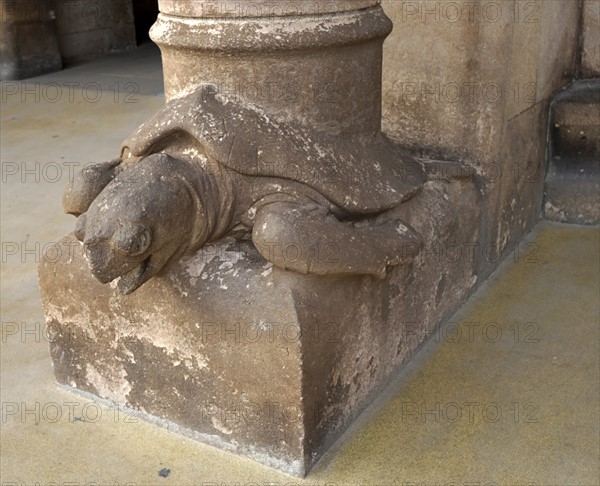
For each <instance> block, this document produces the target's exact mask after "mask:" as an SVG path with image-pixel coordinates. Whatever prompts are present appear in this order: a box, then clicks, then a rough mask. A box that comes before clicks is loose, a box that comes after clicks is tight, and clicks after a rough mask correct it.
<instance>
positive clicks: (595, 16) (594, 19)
mask: <svg viewBox="0 0 600 486" xmlns="http://www.w3.org/2000/svg"><path fill="white" fill-rule="evenodd" d="M581 74H582V77H583V78H585V79H587V78H599V77H600V0H584V4H583V32H582V53H581Z"/></svg>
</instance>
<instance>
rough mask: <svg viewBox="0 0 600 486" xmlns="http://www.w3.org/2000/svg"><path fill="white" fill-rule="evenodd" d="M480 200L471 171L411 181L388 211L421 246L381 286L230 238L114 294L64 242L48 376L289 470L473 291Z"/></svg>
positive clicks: (46, 275)
mask: <svg viewBox="0 0 600 486" xmlns="http://www.w3.org/2000/svg"><path fill="white" fill-rule="evenodd" d="M480 206H481V204H480V192H479V190H478V189H477V187H475V185H474V184H473V183H472V181H463V182H445V181H438V182H428V183H426V184H425V187H424V190H423V192H422V194H421V195H419V197H417V198H415V199H414V201H413V200H411V201H409V202H407V203H406V204H404V205H402V206H401V207H399V208H398V210H397V212H398V216H399V217H402V218H404V220H405V221H406V222H407V223H409V224H411V225H412V226H413V227H414V228H415V229H416V230H417V231H419V232H420V233H421V234H422V235H423V237H424V240H425V241H426V248H425V249H424V250H423V252H422V253H421V254H420V255H419V256H418V257H417V259H416V260H415V261H414V262H413V263H412V264H410V265H408V266H405V267H397V268H395V269H393V270H392V271H391V272H390V274H389V275H388V277H387V278H385V279H381V280H380V279H376V278H373V277H360V276H358V277H333V276H330V277H319V276H307V275H300V274H296V273H293V272H286V271H282V270H279V269H277V268H274V267H272V265H271V264H269V263H267V262H266V261H265V260H264V259H263V258H262V257H261V256H260V255H259V254H258V253H257V251H256V249H255V248H254V246H253V245H252V244H251V243H250V242H249V241H236V240H233V239H230V240H225V241H222V242H220V243H219V244H218V245H215V246H212V247H206V248H205V249H203V250H202V251H200V252H198V253H197V254H195V255H193V256H191V257H189V258H186V259H184V260H181V261H179V262H177V263H175V264H173V265H171V266H170V267H169V268H168V269H167V271H166V272H165V273H164V274H162V275H161V276H159V277H157V278H154V279H152V280H151V281H150V282H149V283H147V284H145V285H144V286H142V287H141V288H140V289H139V290H138V291H136V292H135V293H133V294H131V295H129V296H122V295H120V294H118V293H117V292H116V290H115V289H114V288H113V286H112V285H101V284H100V283H98V282H97V281H96V280H95V279H94V278H93V277H92V275H91V273H90V271H89V269H88V268H87V264H86V262H85V260H84V258H83V256H82V252H81V245H80V244H79V242H77V241H76V240H75V239H74V237H73V236H69V237H67V238H65V239H64V240H63V241H62V242H61V243H60V245H61V248H63V249H68V251H64V250H63V251H61V252H53V253H52V254H53V255H57V257H56V258H53V259H51V258H48V257H47V258H45V259H44V261H43V262H42V264H41V265H40V269H39V271H40V281H41V288H42V300H43V303H44V309H45V313H46V317H47V321H48V324H49V329H50V332H51V344H50V349H51V355H52V360H53V363H54V372H55V375H56V379H57V381H58V382H59V383H61V384H63V385H66V386H69V387H72V388H73V389H76V390H80V391H84V392H89V393H92V394H94V395H96V396H98V397H102V398H105V399H108V400H111V401H113V402H115V403H116V404H119V405H120V406H126V407H130V408H133V409H136V410H139V411H140V412H141V413H142V415H144V416H146V417H147V418H148V419H149V420H154V421H158V422H160V423H162V424H163V425H165V426H168V427H169V428H171V429H173V430H176V431H178V432H180V433H183V434H186V435H188V436H190V437H193V438H196V439H198V440H200V441H202V442H205V443H208V444H212V445H214V446H216V447H220V448H222V449H225V450H228V451H231V452H235V453H238V454H242V455H244V456H247V457H250V458H252V459H254V460H257V461H259V462H262V463H264V464H266V465H269V466H271V467H275V468H278V469H281V470H283V471H286V472H288V473H291V474H294V475H298V476H303V475H304V474H306V472H307V471H308V470H310V468H311V467H312V466H313V465H314V464H315V463H316V462H317V461H318V460H319V459H320V457H322V455H323V453H324V452H325V451H326V450H327V449H328V447H329V446H330V445H331V444H332V443H333V442H334V441H335V440H336V439H337V438H338V437H339V436H340V435H341V433H342V432H343V431H344V430H345V429H346V428H347V427H348V425H349V424H350V423H351V422H352V421H353V420H354V419H355V418H356V416H357V415H358V414H359V413H360V412H361V411H362V410H363V409H364V408H365V407H366V406H367V405H368V403H369V402H370V401H371V400H372V399H373V398H374V397H375V396H376V395H377V393H378V392H379V391H380V390H381V389H382V388H383V387H384V386H385V385H386V384H387V383H388V382H389V380H390V378H391V377H392V376H393V375H394V374H395V373H396V372H397V371H398V370H399V369H400V368H401V367H402V365H403V364H404V363H405V362H406V361H407V360H408V359H409V358H410V357H411V356H412V355H413V354H414V353H415V351H416V350H417V349H418V348H419V346H420V344H421V343H423V341H425V340H426V339H427V337H428V336H430V335H431V334H432V333H433V332H434V330H435V329H436V327H437V326H438V324H440V322H441V321H442V320H443V319H444V318H446V317H447V316H449V315H450V314H451V313H452V312H453V311H454V310H455V309H456V308H457V306H458V305H460V304H461V302H462V301H463V300H464V299H465V298H466V297H467V296H468V295H469V293H470V292H471V291H472V290H473V289H474V288H475V285H476V283H477V275H476V274H477V258H476V257H475V256H474V255H475V254H476V253H477V251H478V243H479V240H480V235H479V227H480V216H481V214H480ZM286 248H287V250H288V253H287V258H290V259H293V258H295V257H297V255H295V253H294V249H293V248H294V245H293V242H290V245H289V246H288V247H286ZM296 248H297V246H296ZM319 257H320V258H324V259H325V258H328V259H329V258H335V251H332V249H331V248H324V249H322V253H320V254H319Z"/></svg>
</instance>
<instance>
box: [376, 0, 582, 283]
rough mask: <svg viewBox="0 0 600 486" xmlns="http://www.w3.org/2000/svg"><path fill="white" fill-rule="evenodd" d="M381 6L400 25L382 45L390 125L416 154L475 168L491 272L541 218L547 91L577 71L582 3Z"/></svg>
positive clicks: (386, 123) (484, 267)
mask: <svg viewBox="0 0 600 486" xmlns="http://www.w3.org/2000/svg"><path fill="white" fill-rule="evenodd" d="M383 6H384V8H385V10H386V12H387V13H388V15H390V17H391V18H392V20H393V21H394V24H395V30H394V32H393V33H392V35H391V36H390V38H389V39H388V41H387V42H386V44H385V48H384V78H383V86H384V95H383V103H384V104H383V117H384V118H383V128H384V131H385V132H386V133H387V134H389V135H390V136H391V137H392V138H394V139H397V140H399V141H401V142H402V143H404V144H406V145H407V146H408V147H409V148H410V149H411V150H412V151H413V152H415V153H419V154H424V155H426V156H431V157H439V158H444V159H446V160H448V159H451V160H461V161H465V162H469V163H471V164H472V165H473V166H475V167H476V168H477V170H478V173H479V174H480V175H481V177H482V179H483V182H484V187H483V190H484V191H485V194H486V196H485V198H484V201H485V210H484V221H483V227H484V228H485V230H484V232H483V235H482V246H485V247H488V248H490V249H491V251H492V253H493V255H490V257H489V258H488V257H486V258H484V259H483V260H482V261H481V271H482V274H481V276H482V277H484V276H485V275H487V274H489V272H490V271H491V270H493V268H494V267H495V266H496V264H497V262H498V261H499V259H500V258H501V255H502V254H504V253H505V252H506V251H508V250H509V249H510V248H512V247H513V246H514V245H515V244H516V243H517V242H518V241H519V240H520V239H521V238H522V237H523V236H524V235H525V234H526V233H527V232H528V231H529V230H530V229H531V227H532V225H533V224H534V223H535V222H536V221H537V220H538V218H539V217H540V214H541V194H542V187H543V179H544V173H545V168H544V160H545V149H546V142H547V122H548V106H549V100H550V97H551V95H552V94H553V93H554V92H555V91H557V90H558V89H560V87H561V86H563V85H565V84H566V83H567V82H568V81H570V80H571V79H572V76H573V72H574V67H575V57H576V56H575V54H576V46H577V39H578V35H577V32H578V19H579V12H580V10H579V4H578V3H577V2H570V3H568V4H565V3H559V2H542V1H536V2H531V1H518V2H481V3H473V2H466V1H465V2H448V3H445V2H426V1H422V2H395V1H392V0H390V1H384V2H383ZM424 51H426V52H427V54H428V59H429V62H422V56H423V52H424ZM449 120H451V122H449Z"/></svg>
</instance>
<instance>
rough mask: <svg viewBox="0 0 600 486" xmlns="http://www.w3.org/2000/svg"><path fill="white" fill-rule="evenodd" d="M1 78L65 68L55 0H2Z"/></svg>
mask: <svg viewBox="0 0 600 486" xmlns="http://www.w3.org/2000/svg"><path fill="white" fill-rule="evenodd" d="M0 58H1V61H0V79H1V80H2V81H6V80H11V79H23V78H29V77H32V76H37V75H40V74H45V73H49V72H52V71H58V70H60V69H62V58H61V55H60V49H59V45H58V36H57V30H56V11H55V3H54V1H52V0H35V1H31V0H25V1H23V0H19V1H16V0H0Z"/></svg>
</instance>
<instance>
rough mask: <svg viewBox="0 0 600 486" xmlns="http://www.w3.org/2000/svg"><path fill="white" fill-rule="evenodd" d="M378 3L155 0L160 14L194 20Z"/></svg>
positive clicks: (329, 11) (342, 8) (304, 12)
mask: <svg viewBox="0 0 600 486" xmlns="http://www.w3.org/2000/svg"><path fill="white" fill-rule="evenodd" d="M378 4H379V0H344V1H341V2H340V1H331V0H308V1H307V0H289V1H288V0H286V1H285V2H273V1H270V0H258V1H256V0H224V1H220V2H203V1H196V0H159V7H160V11H161V12H163V13H165V14H168V15H175V16H183V17H195V18H207V17H208V18H211V17H212V18H249V17H287V16H297V15H322V14H334V13H339V12H345V11H348V10H359V9H363V8H368V7H373V6H376V5H378Z"/></svg>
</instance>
